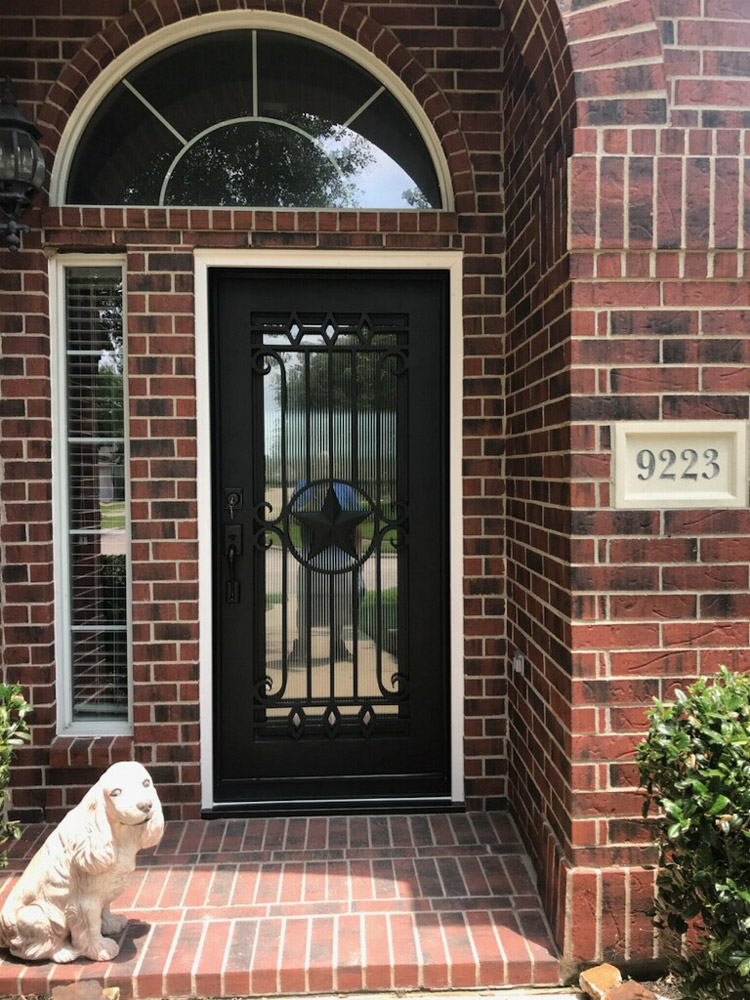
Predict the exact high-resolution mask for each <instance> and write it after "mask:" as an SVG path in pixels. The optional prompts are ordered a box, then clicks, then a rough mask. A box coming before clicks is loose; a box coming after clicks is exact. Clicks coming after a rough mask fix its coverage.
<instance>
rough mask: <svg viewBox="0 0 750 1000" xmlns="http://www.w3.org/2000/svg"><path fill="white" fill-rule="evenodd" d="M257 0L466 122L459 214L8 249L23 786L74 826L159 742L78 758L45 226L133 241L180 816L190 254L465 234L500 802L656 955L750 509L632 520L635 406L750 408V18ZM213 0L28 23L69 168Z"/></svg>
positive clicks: (47, 14)
mask: <svg viewBox="0 0 750 1000" xmlns="http://www.w3.org/2000/svg"><path fill="white" fill-rule="evenodd" d="M201 6H202V9H204V10H206V9H208V7H209V6H211V5H210V4H207V3H203V4H202V5H201ZM248 6H257V7H265V6H267V7H268V8H269V9H274V10H286V11H288V12H290V13H296V14H304V15H305V16H307V17H310V18H314V19H316V20H322V21H323V22H324V23H326V24H327V25H328V26H330V27H332V28H334V29H335V30H340V31H342V32H343V33H345V34H346V35H348V36H350V37H353V38H356V39H358V40H359V41H360V42H361V43H362V44H364V45H365V46H366V47H367V48H369V49H370V50H371V51H373V52H375V53H376V54H377V55H378V56H379V57H380V58H381V59H383V60H384V61H385V62H386V63H387V64H388V65H389V66H391V68H392V69H393V70H394V71H395V72H397V73H398V74H399V75H400V76H401V78H402V79H403V80H404V81H405V82H406V83H407V84H408V85H409V86H410V87H411V88H412V90H413V91H414V93H415V94H416V95H417V96H418V98H419V99H420V100H421V101H422V103H423V106H424V107H425V108H426V110H427V112H428V113H429V115H430V117H431V118H432V120H433V121H434V123H435V128H436V131H437V134H438V136H439V138H440V141H441V142H442V144H443V148H444V150H445V153H446V156H447V158H448V162H449V165H450V169H451V173H452V177H453V182H454V186H455V189H456V212H455V213H442V214H440V215H436V214H434V213H420V214H415V213H397V212H380V213H373V212H342V213H332V212H320V213H317V212H307V213H302V212H301V213H294V212H277V213H270V212H257V213H254V212H242V211H235V212H230V211H216V212H209V211H205V210H200V211H187V210H179V209H170V210H168V211H164V210H149V211H147V212H143V211H140V210H128V212H127V213H125V214H123V212H122V211H120V210H119V209H115V210H104V211H100V210H98V209H84V210H78V209H64V210H59V209H50V208H44V209H43V210H42V212H41V213H40V212H39V211H38V210H37V211H36V212H33V213H31V214H30V217H29V221H30V222H31V224H32V232H31V233H30V234H28V235H27V236H26V237H24V249H23V251H22V252H21V253H19V254H18V255H15V256H14V257H11V256H10V255H9V254H8V253H2V252H0V324H2V325H1V326H0V336H1V337H2V360H1V361H0V435H1V438H2V440H1V442H0V449H2V450H1V451H0V460H1V461H2V464H3V468H2V473H3V476H2V481H1V482H0V500H1V501H2V511H1V512H0V542H1V543H2V583H1V586H2V593H0V597H1V598H2V619H1V620H0V621H1V624H2V628H3V657H4V661H3V662H4V665H5V669H6V674H7V676H8V677H9V678H18V679H20V680H22V682H23V683H24V684H26V685H27V686H29V688H30V696H31V700H32V701H33V702H34V705H35V706H36V715H35V734H34V736H35V739H34V746H33V747H32V748H30V749H29V750H28V751H26V752H24V754H23V757H22V761H21V765H20V767H19V768H18V770H17V777H16V785H17V787H16V792H15V804H16V806H17V807H19V809H20V810H21V811H26V812H27V815H31V814H32V812H33V810H38V809H41V808H47V810H48V815H50V816H57V815H59V814H60V812H61V808H62V807H63V806H67V805H68V804H70V802H71V801H73V800H74V799H75V798H76V796H78V795H80V788H81V785H82V784H83V783H85V782H87V781H88V780H90V777H91V775H92V773H93V768H94V767H101V766H102V765H103V764H105V763H106V762H107V761H108V760H109V759H110V758H111V757H115V756H119V755H122V754H127V753H129V752H130V744H129V743H128V742H127V741H123V740H118V741H114V742H113V745H112V746H110V745H109V743H110V741H104V743H96V744H94V745H93V746H92V745H91V743H90V741H75V742H74V743H73V744H72V745H68V744H64V743H60V742H59V741H58V743H57V744H56V745H55V746H54V748H53V750H52V752H50V750H49V745H50V742H51V740H52V737H53V735H54V729H55V708H54V697H55V692H54V664H55V660H54V650H53V646H52V643H53V630H52V619H53V604H52V600H53V594H52V552H51V507H50V482H49V480H50V454H49V442H50V402H49V383H48V368H49V360H48V359H49V329H48V322H47V319H46V314H47V309H48V302H47V294H46V261H45V257H44V255H43V253H42V252H41V250H40V247H41V246H42V242H43V243H44V246H45V252H46V253H50V252H54V251H55V250H56V249H58V250H64V249H78V250H83V249H94V250H99V249H102V248H117V249H121V250H123V251H125V252H126V253H127V260H128V273H129V300H128V306H129V310H130V331H131V339H130V345H129V346H130V373H129V375H130V398H131V419H132V433H133V445H132V468H131V472H132V477H133V525H134V538H135V544H134V577H135V581H134V598H135V697H136V730H135V752H136V754H137V755H138V756H139V757H140V758H141V759H143V760H144V761H145V762H146V763H148V764H150V765H151V766H152V768H153V769H154V771H155V777H156V779H157V782H158V783H159V785H160V789H163V797H164V799H165V801H166V802H167V806H168V813H169V814H170V815H177V814H178V812H180V811H182V814H183V815H186V816H188V815H195V814H196V813H197V808H198V807H197V801H198V798H197V796H198V774H197V760H198V747H199V743H198V740H199V734H198V730H197V708H198V691H197V686H196V685H197V676H198V655H199V650H198V646H197V642H198V639H199V636H198V631H197V604H196V573H197V565H196V559H195V546H196V522H195V469H194V458H195V456H194V450H193V449H194V436H193V435H194V424H193V421H194V419H195V413H194V390H193V381H192V379H193V368H192V365H193V347H192V338H193V324H192V308H193V305H192V292H193V289H192V277H191V274H192V270H191V262H190V254H191V251H192V248H193V247H194V246H246V245H247V237H248V232H250V231H252V234H253V245H254V246H258V247H264V246H299V247H325V248H328V249H330V248H338V247H340V248H352V247H354V248H356V247H383V248H385V249H388V248H441V247H443V248H447V247H451V248H461V249H463V250H464V251H465V254H466V258H465V275H466V276H465V283H464V311H465V317H466V319H465V349H466V358H465V365H464V377H465V383H464V385H465V399H464V485H463V489H464V496H465V508H464V530H465V560H464V571H465V595H464V596H465V652H466V712H467V723H466V726H467V738H466V754H467V758H466V774H467V793H468V797H469V803H470V804H471V805H472V806H476V805H486V806H495V805H503V804H504V803H505V801H506V796H507V797H509V799H510V801H511V803H512V806H513V809H514V812H515V814H516V816H517V818H518V820H519V824H520V826H521V828H522V830H523V832H524V836H525V838H526V841H527V844H528V846H529V849H530V850H531V852H532V854H533V856H534V857H535V859H536V860H537V864H538V867H539V870H540V873H541V884H542V889H543V891H544V894H545V899H546V904H547V909H548V913H549V914H550V916H551V918H552V920H553V923H554V925H555V928H556V932H557V935H558V939H559V941H560V943H561V945H562V946H563V947H564V949H565V954H566V956H567V957H568V958H569V959H571V960H578V959H580V960H589V959H593V958H598V957H601V956H607V957H615V958H623V957H624V958H633V959H634V958H644V957H648V956H649V955H651V954H652V953H653V947H654V944H653V936H652V933H651V929H650V924H649V922H648V920H647V918H646V917H645V916H644V912H645V910H646V909H647V905H648V900H649V898H650V894H651V892H652V878H653V875H652V872H651V870H649V869H648V868H647V867H644V866H647V865H648V864H649V863H651V862H652V861H653V856H652V854H651V853H650V851H649V848H648V844H647V830H646V828H645V827H644V825H643V823H642V822H641V821H640V796H639V794H638V791H637V777H636V774H635V770H634V767H633V764H632V752H633V747H634V745H635V744H636V742H637V741H638V739H639V734H640V732H642V729H643V726H644V723H645V712H646V709H647V707H648V705H649V703H650V699H651V697H652V696H653V695H655V694H656V695H659V696H661V697H669V696H670V695H671V693H672V691H673V689H674V687H675V685H676V684H678V683H681V684H684V683H686V682H687V681H689V679H690V678H692V677H694V676H697V675H699V674H703V673H707V672H711V671H713V670H714V669H715V668H716V666H717V664H718V663H721V662H726V663H728V664H729V665H730V666H736V667H738V668H744V669H747V663H748V660H747V647H748V643H749V641H750V635H749V634H748V633H749V631H750V596H749V589H750V588H749V582H750V581H749V580H748V563H749V562H750V559H749V558H748V556H750V550H749V547H748V528H750V517H749V516H748V511H747V510H744V509H743V510H734V511H719V512H714V511H667V512H659V511H656V512H652V511H638V512H632V511H615V510H614V509H613V505H612V497H611V495H610V488H611V474H612V469H611V441H612V424H613V421H615V420H619V419H634V418H639V417H643V418H651V419H658V418H663V419H666V420H669V419H679V418H681V417H708V418H716V417H724V416H731V417H740V418H742V419H747V417H748V408H747V407H748V397H747V389H748V385H749V384H750V379H749V378H748V362H749V361H750V347H749V346H748V345H749V344H750V338H748V331H749V329H750V301H748V298H749V297H750V293H749V292H748V284H747V277H746V276H747V273H748V268H749V267H750V260H749V259H748V254H749V253H750V250H747V249H746V247H748V235H747V229H748V227H749V226H750V222H748V219H749V218H750V214H749V213H748V210H747V205H746V203H747V196H748V190H749V188H750V174H748V169H749V168H748V166H747V164H748V163H749V162H750V159H746V158H747V157H748V154H749V153H750V148H749V147H748V137H747V136H746V134H745V130H746V128H747V126H748V123H749V122H750V94H748V93H747V86H748V85H747V78H748V61H749V60H750V15H748V13H747V11H746V9H745V7H746V5H745V4H744V3H743V2H742V0H700V2H699V0H679V2H678V0H611V2H608V3H602V2H601V0H591V2H587V0H557V2H553V0H502V2H501V3H500V4H499V9H498V3H497V0H482V2H479V0H477V2H467V0H462V2H460V3H456V2H452V0H451V2H449V0H445V2H444V3H440V2H438V3H428V2H424V3H419V4H408V5H407V4H403V3H398V2H396V0H392V2H386V0H382V2H379V3H367V4H365V3H362V4H357V3H345V2H343V0H327V2H325V3H324V2H322V0H320V2H318V0H268V2H267V3H261V0H257V3H256V2H252V3H251V2H248ZM193 10H194V7H193V5H192V4H188V3H187V2H183V0H174V2H172V3H167V2H154V3H151V2H148V3H144V4H140V5H138V6H137V7H135V9H134V12H133V13H129V11H130V5H129V4H128V3H127V2H126V0H97V2H96V3H95V2H94V0H61V2H60V0H29V2H28V3H26V4H25V5H24V9H23V11H21V10H19V11H18V13H17V14H14V15H6V14H4V15H3V29H4V36H3V38H2V40H0V69H2V71H3V72H8V73H10V74H12V75H13V77H14V79H15V80H16V81H17V83H16V91H17V94H18V96H19V98H20V99H21V101H22V103H23V106H24V110H26V111H27V112H28V113H29V114H33V115H35V116H36V118H37V120H38V121H39V122H40V123H41V125H42V126H43V128H44V135H45V141H46V142H47V144H48V149H49V152H50V154H52V153H53V152H54V150H55V149H56V147H57V144H58V142H59V136H60V134H61V132H62V130H63V128H64V126H65V122H66V121H67V117H68V115H69V114H70V112H71V111H72V109H73V108H74V107H75V104H76V102H77V101H78V100H79V99H80V97H81V96H82V95H83V93H84V92H85V90H86V88H87V86H88V85H89V84H90V83H91V81H93V80H94V79H95V78H96V77H97V76H98V74H99V73H100V72H101V69H102V68H103V67H104V66H106V65H107V64H108V63H109V62H110V61H111V60H112V59H113V58H114V57H115V55H116V54H118V53H120V52H122V51H124V50H125V49H126V48H127V47H128V45H129V44H130V43H131V42H132V41H133V40H136V39H138V38H140V37H142V36H143V35H144V34H146V33H148V32H150V31H153V30H155V29H157V28H159V27H161V26H162V25H163V24H164V23H167V22H168V21H171V20H174V19H177V18H179V17H180V16H181V13H180V12H181V11H182V13H183V14H184V16H192V15H193ZM60 11H61V12H62V13H61V14H60V13H59V12H60ZM574 98H575V101H574ZM574 127H575V128H574ZM570 154H572V155H571V157H570V159H568V160H567V161H566V156H568V155H570ZM568 207H569V210H568ZM516 649H518V650H520V651H521V652H522V653H523V654H524V657H525V665H524V671H523V672H522V673H514V672H512V671H511V667H510V659H511V657H512V654H513V652H514V650H516Z"/></svg>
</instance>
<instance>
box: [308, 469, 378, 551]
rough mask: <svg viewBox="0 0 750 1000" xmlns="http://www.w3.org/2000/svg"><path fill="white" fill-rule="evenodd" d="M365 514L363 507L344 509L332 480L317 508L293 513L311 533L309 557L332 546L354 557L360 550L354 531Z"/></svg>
mask: <svg viewBox="0 0 750 1000" xmlns="http://www.w3.org/2000/svg"><path fill="white" fill-rule="evenodd" d="M367 514H368V512H367V511H362V510H344V508H343V507H342V506H341V504H340V503H339V498H338V497H337V496H336V491H335V490H334V488H333V483H331V485H330V486H329V487H328V492H327V493H326V498H325V500H324V501H323V506H322V507H321V509H320V510H316V511H312V512H310V513H303V512H300V513H299V514H297V513H295V514H294V517H296V518H297V520H298V521H300V522H301V523H302V524H304V525H305V527H306V528H308V529H309V531H310V532H311V533H312V542H311V544H310V551H309V553H308V559H314V558H315V556H317V555H320V553H321V552H325V550H326V549H330V548H331V547H332V546H336V548H339V549H341V550H342V551H343V552H346V553H347V554H348V555H350V556H351V557H352V559H356V558H357V557H358V556H359V553H358V552H357V547H356V545H355V544H354V532H355V529H356V527H357V525H358V524H360V523H361V522H362V521H364V520H365V518H366V517H367Z"/></svg>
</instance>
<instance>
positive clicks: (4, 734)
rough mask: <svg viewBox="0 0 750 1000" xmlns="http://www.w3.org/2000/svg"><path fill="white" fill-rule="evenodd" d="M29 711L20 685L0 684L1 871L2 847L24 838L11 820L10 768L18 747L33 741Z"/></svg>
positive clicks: (3, 861) (2, 865) (1, 863)
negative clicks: (9, 807) (9, 814)
mask: <svg viewBox="0 0 750 1000" xmlns="http://www.w3.org/2000/svg"><path fill="white" fill-rule="evenodd" d="M30 711H31V706H30V705H29V704H28V703H27V701H26V699H25V698H24V696H23V691H22V689H21V685H20V684H0V868H5V866H6V865H7V864H8V856H7V853H6V852H5V851H4V850H2V845H3V844H5V843H7V841H8V840H10V839H11V838H13V839H15V840H17V839H18V838H19V837H20V836H21V826H20V824H19V822H18V821H17V820H9V819H8V806H9V804H10V803H9V799H10V765H11V760H12V757H13V751H14V750H15V749H16V747H20V746H21V745H22V744H23V743H25V742H26V741H28V740H29V739H30V734H29V726H28V723H27V721H26V716H27V715H28V714H29V712H30Z"/></svg>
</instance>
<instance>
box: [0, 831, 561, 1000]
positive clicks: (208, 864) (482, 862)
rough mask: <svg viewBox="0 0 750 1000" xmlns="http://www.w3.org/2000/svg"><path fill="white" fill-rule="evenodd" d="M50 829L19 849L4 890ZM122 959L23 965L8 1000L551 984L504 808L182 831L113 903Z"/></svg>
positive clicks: (553, 968)
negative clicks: (61, 989)
mask: <svg viewBox="0 0 750 1000" xmlns="http://www.w3.org/2000/svg"><path fill="white" fill-rule="evenodd" d="M47 832H48V828H46V827H42V826H35V827H28V828H27V830H26V831H25V834H24V838H23V840H22V841H21V842H19V843H18V844H14V845H13V848H12V851H11V859H10V867H9V871H8V873H7V874H6V876H5V878H4V880H3V882H2V885H0V899H1V898H4V897H5V895H6V893H7V892H8V889H9V887H10V884H11V883H12V881H13V879H14V878H15V877H17V874H18V872H19V871H20V870H22V869H23V867H24V866H25V864H26V861H27V860H28V858H29V857H30V856H31V854H32V853H33V852H34V850H35V849H36V848H37V847H38V846H39V845H40V844H41V842H42V840H43V838H44V837H45V836H46V833H47ZM113 909H114V910H115V912H123V913H125V914H126V915H127V916H129V917H130V924H129V925H128V927H127V929H126V930H125V932H124V934H123V941H122V947H121V951H120V954H119V956H118V957H117V958H116V959H115V960H114V961H113V962H111V963H103V962H102V963H92V962H89V961H83V960H81V961H78V962H75V963H73V964H72V965H59V966H54V965H51V964H47V963H33V964H31V963H30V964H24V963H22V962H20V961H18V960H15V959H13V958H11V957H10V956H8V954H7V952H2V953H0V954H2V959H0V995H4V994H5V995H7V994H26V995H28V994H30V993H46V992H49V991H50V990H51V989H52V987H53V986H55V985H57V984H61V983H68V982H71V981H73V980H76V979H97V980H100V981H102V982H103V983H104V985H108V986H119V987H120V988H121V990H122V994H123V996H124V997H134V998H140V1000H143V998H146V997H162V996H168V997H186V996H217V997H225V996H242V995H245V994H255V995H264V996H268V995H271V994H279V993H296V994H299V993H307V992H310V993H327V992H335V993H341V992H348V991H352V992H363V991H383V990H398V991H400V990H416V989H435V990H443V989H466V988H470V987H495V986H526V985H554V984H556V983H558V981H559V978H558V977H559V966H558V960H557V957H556V953H555V948H554V945H553V943H552V940H551V938H550V934H549V929H548V927H547V924H546V921H545V919H544V916H543V914H542V909H541V904H540V901H539V897H538V896H537V894H536V891H535V888H534V882H533V878H532V875H531V873H530V868H529V865H528V861H527V859H526V857H525V856H524V853H523V849H522V847H521V844H520V842H519V839H518V835H517V832H516V830H515V827H514V826H513V823H512V821H511V820H510V819H509V817H508V816H507V815H505V814H503V813H493V814H487V813H469V814H451V815H443V814H441V815H430V816H369V817H367V816H353V817H330V818H325V817H316V818H311V819H302V818H292V819H247V820H246V819H230V820H209V821H201V820H195V821H189V822H186V823H180V822H172V823H168V824H167V828H166V832H165V834H164V838H163V840H162V842H161V844H160V845H159V847H158V849H157V850H156V851H153V850H151V851H148V852H144V853H142V854H140V855H139V867H138V870H137V871H136V873H135V876H134V878H133V882H132V886H131V888H130V889H129V890H128V891H127V892H126V893H125V894H124V895H123V896H121V897H120V899H119V900H118V901H117V902H116V903H115V904H114V906H113Z"/></svg>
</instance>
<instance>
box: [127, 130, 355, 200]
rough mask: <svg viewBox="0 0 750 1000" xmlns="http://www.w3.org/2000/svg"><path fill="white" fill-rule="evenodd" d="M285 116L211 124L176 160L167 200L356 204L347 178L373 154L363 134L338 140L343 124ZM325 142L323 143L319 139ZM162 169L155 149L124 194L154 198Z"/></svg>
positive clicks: (164, 165) (162, 161) (132, 197)
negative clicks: (278, 121)
mask: <svg viewBox="0 0 750 1000" xmlns="http://www.w3.org/2000/svg"><path fill="white" fill-rule="evenodd" d="M289 124H291V125H293V126H297V128H299V129H302V130H303V131H304V132H306V133H308V134H309V135H311V136H312V137H313V140H314V141H310V139H308V138H307V137H306V136H304V135H301V134H300V132H298V131H296V130H295V129H291V128H287V127H285V125H282V124H278V125H277V124H274V123H270V122H258V121H246V122H237V123H235V124H232V125H227V126H225V127H223V128H220V129H216V130H215V131H213V132H210V133H209V134H208V135H206V136H204V137H203V138H202V139H200V140H199V141H198V142H196V143H195V144H194V145H193V146H191V147H190V149H189V150H188V151H187V152H186V153H185V155H184V156H183V157H182V158H181V159H180V160H179V162H178V163H177V165H176V167H175V169H174V172H173V174H172V177H171V178H170V181H169V184H168V185H167V190H166V194H165V199H164V200H165V203H166V204H169V205H175V204H179V205H261V206H269V207H274V206H284V207H292V206H294V207H299V208H309V207H321V206H329V207H334V208H337V207H338V208H340V207H344V206H356V204H357V193H358V191H357V187H356V184H355V183H354V178H356V176H357V175H358V174H359V173H360V172H361V171H362V170H363V169H364V168H365V167H366V166H367V165H368V164H369V163H370V162H371V161H372V153H371V152H370V148H369V144H368V142H367V140H365V139H363V138H362V137H361V136H355V137H354V138H352V139H351V140H349V141H343V140H342V127H341V126H339V125H336V124H333V123H331V122H329V121H326V120H325V119H322V118H317V117H316V116H314V115H308V114H300V115H297V116H295V117H294V119H291V120H290V122H289ZM323 144H325V148H324V146H323ZM167 169H168V164H167V163H166V162H165V159H164V157H159V158H157V159H156V160H154V162H153V163H152V164H151V166H150V167H149V168H148V170H147V171H145V172H143V171H142V172H141V176H140V177H139V178H138V180H137V181H134V182H133V183H131V184H129V185H128V188H127V190H126V192H125V199H124V200H125V202H126V203H128V204H134V203H141V204H148V203H153V202H155V201H158V191H159V189H160V188H161V183H162V181H163V178H164V176H165V174H166V171H167Z"/></svg>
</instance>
